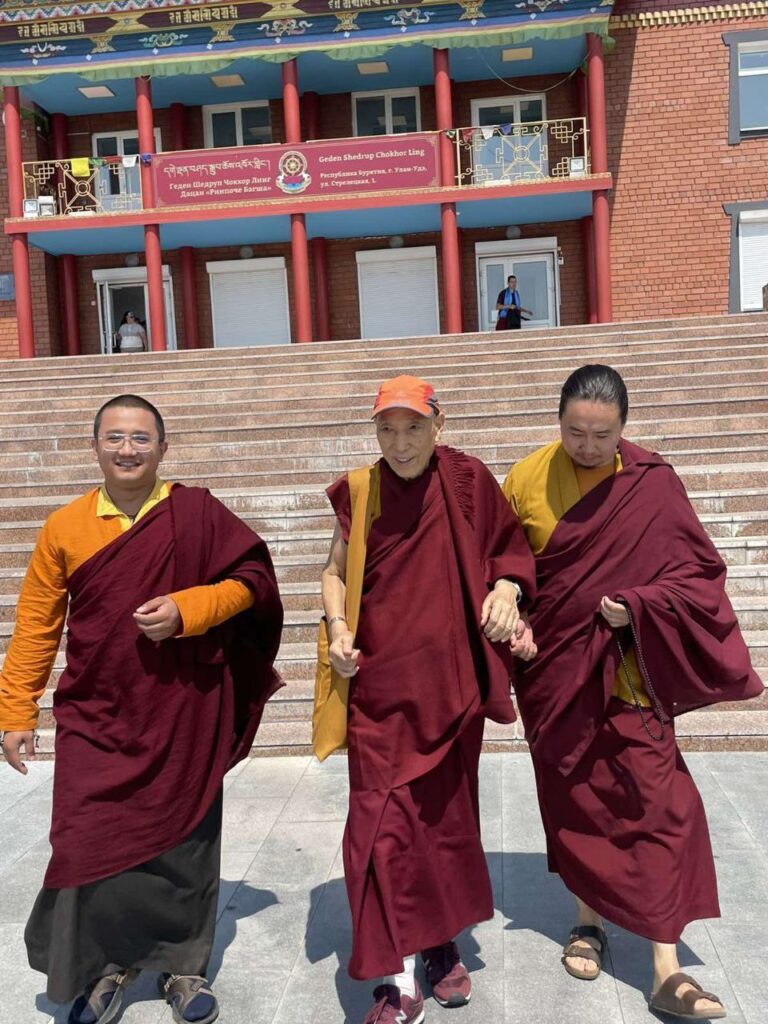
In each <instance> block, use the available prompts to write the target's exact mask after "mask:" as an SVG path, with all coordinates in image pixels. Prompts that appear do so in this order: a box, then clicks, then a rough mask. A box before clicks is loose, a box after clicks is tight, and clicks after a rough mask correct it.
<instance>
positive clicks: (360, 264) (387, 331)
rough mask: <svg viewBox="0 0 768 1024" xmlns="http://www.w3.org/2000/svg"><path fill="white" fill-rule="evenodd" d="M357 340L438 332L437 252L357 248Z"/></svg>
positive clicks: (422, 248)
mask: <svg viewBox="0 0 768 1024" xmlns="http://www.w3.org/2000/svg"><path fill="white" fill-rule="evenodd" d="M356 260H357V283H358V293H359V296H360V337H361V338H418V337H422V336H425V335H434V334H439V333H440V310H439V299H438V293H437V251H436V249H435V247H434V246H433V245H424V246H418V247H414V248H413V249H374V250H368V251H367V252H358V253H357V254H356Z"/></svg>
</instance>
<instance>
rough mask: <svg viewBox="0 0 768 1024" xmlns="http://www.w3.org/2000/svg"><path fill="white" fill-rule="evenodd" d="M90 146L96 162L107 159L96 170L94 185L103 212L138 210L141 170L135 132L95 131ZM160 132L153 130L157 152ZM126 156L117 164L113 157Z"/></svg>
mask: <svg viewBox="0 0 768 1024" xmlns="http://www.w3.org/2000/svg"><path fill="white" fill-rule="evenodd" d="M91 147H92V153H93V155H94V157H96V158H97V159H102V160H103V159H104V158H105V157H106V158H112V159H109V160H108V162H107V163H105V164H104V165H103V166H102V167H100V168H99V170H98V174H97V178H96V181H95V186H96V188H97V189H98V194H99V197H100V202H101V205H102V206H103V208H104V209H105V210H110V211H111V210H128V209H136V210H140V209H141V170H140V168H139V161H138V159H137V157H138V153H139V134H138V132H96V133H95V134H94V135H92V136H91ZM161 149H162V146H161V144H160V129H159V128H155V150H156V151H157V152H158V153H159V152H160V151H161ZM119 157H129V158H131V159H130V160H128V161H125V160H123V161H122V162H120V161H119V160H117V159H115V158H119Z"/></svg>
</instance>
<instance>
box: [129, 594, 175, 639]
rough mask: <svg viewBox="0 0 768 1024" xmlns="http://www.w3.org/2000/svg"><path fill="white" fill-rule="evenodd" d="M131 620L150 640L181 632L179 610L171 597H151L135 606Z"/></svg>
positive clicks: (165, 637) (166, 637)
mask: <svg viewBox="0 0 768 1024" xmlns="http://www.w3.org/2000/svg"><path fill="white" fill-rule="evenodd" d="M133 620H134V622H135V623H136V625H137V626H138V627H139V629H140V630H141V632H142V633H143V634H144V635H145V636H148V637H149V639H150V640H167V639H168V637H169V636H178V634H179V633H180V632H181V627H182V621H181V612H180V611H179V608H178V605H177V604H176V602H175V601H174V600H173V598H171V597H153V598H152V600H151V601H147V602H146V603H145V604H143V605H142V606H141V608H137V609H136V611H135V612H134V613H133Z"/></svg>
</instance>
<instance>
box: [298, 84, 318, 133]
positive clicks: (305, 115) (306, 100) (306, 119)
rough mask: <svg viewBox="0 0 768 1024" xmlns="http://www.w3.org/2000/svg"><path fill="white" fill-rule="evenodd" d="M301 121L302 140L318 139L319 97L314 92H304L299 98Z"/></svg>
mask: <svg viewBox="0 0 768 1024" xmlns="http://www.w3.org/2000/svg"><path fill="white" fill-rule="evenodd" d="M301 115H302V116H301V119H302V122H303V124H304V138H305V140H306V139H319V138H320V97H319V96H318V94H317V93H316V92H305V93H304V95H303V96H302V97H301Z"/></svg>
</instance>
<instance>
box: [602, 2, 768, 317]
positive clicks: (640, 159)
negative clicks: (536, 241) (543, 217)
mask: <svg viewBox="0 0 768 1024" xmlns="http://www.w3.org/2000/svg"><path fill="white" fill-rule="evenodd" d="M635 6H636V5H635ZM754 29H762V30H764V31H765V30H767V29H768V18H756V19H754V20H748V19H743V18H739V19H733V20H730V21H726V20H722V21H719V22H716V23H705V24H697V25H675V26H669V27H664V28H644V29H626V28H618V29H617V30H615V31H613V36H614V38H615V40H616V48H615V50H614V51H613V52H612V53H610V54H609V55H608V57H607V59H606V95H607V107H608V110H607V116H608V146H609V151H608V160H609V165H610V169H611V171H612V172H613V174H614V176H615V177H614V181H615V187H614V191H613V193H612V195H611V215H612V222H611V250H612V251H611V263H612V267H613V314H614V317H615V318H616V319H618V320H632V319H643V318H647V317H656V316H678V315H685V314H694V313H724V312H727V310H728V270H729V259H730V230H731V224H730V218H729V217H727V216H726V215H725V213H724V212H723V203H728V202H738V201H745V200H757V199H764V200H766V205H768V172H767V171H766V168H768V138H762V139H749V140H747V141H745V142H742V143H741V144H740V145H738V146H729V145H728V49H727V47H726V46H725V44H724V43H723V41H722V36H723V33H724V32H733V31H738V32H747V31H750V30H754Z"/></svg>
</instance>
